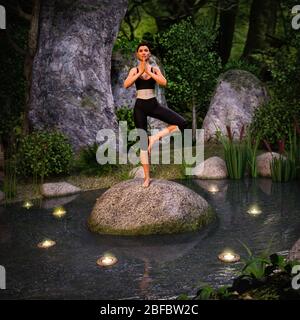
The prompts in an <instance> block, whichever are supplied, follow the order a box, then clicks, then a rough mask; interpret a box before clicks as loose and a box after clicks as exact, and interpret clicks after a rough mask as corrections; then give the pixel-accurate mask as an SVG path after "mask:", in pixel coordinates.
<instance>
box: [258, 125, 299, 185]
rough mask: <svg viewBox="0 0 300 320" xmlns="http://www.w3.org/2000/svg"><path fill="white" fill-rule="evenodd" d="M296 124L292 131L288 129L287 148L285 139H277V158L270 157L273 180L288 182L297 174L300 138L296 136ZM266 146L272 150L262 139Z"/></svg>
mask: <svg viewBox="0 0 300 320" xmlns="http://www.w3.org/2000/svg"><path fill="white" fill-rule="evenodd" d="M297 133H298V130H297V126H296V125H295V126H294V129H293V132H292V131H291V130H289V150H285V141H284V140H279V141H278V144H279V148H278V149H279V153H280V156H279V158H275V157H272V160H271V163H270V166H271V177H272V180H273V181H274V182H288V181H291V180H294V179H295V178H296V176H297V166H299V162H300V151H299V149H300V139H299V137H298V134H297ZM264 142H265V144H266V146H267V148H268V149H269V151H270V152H272V150H271V148H270V145H269V144H268V143H267V142H266V141H264Z"/></svg>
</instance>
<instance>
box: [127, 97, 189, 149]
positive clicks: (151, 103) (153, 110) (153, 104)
mask: <svg viewBox="0 0 300 320" xmlns="http://www.w3.org/2000/svg"><path fill="white" fill-rule="evenodd" d="M133 116H134V123H135V126H136V128H138V129H143V130H145V131H146V132H147V116H148V117H152V118H156V119H159V120H161V121H164V122H166V123H168V124H169V125H176V126H178V127H179V129H180V131H181V132H182V134H183V130H184V129H185V128H186V126H187V122H186V120H185V119H184V118H183V117H182V116H181V115H179V114H178V113H176V112H175V111H173V110H171V109H168V108H165V107H163V106H161V105H160V103H159V102H158V101H157V99H156V97H153V98H150V99H140V98H137V99H136V102H135V105H134V112H133ZM143 140H144V139H141V150H147V148H148V146H147V144H148V141H147V143H145V141H143Z"/></svg>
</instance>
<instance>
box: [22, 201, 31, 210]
mask: <svg viewBox="0 0 300 320" xmlns="http://www.w3.org/2000/svg"><path fill="white" fill-rule="evenodd" d="M32 206H33V203H32V202H31V201H25V202H24V203H23V208H26V209H30V208H31V207H32Z"/></svg>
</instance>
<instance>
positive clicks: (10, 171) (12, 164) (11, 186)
mask: <svg viewBox="0 0 300 320" xmlns="http://www.w3.org/2000/svg"><path fill="white" fill-rule="evenodd" d="M16 176H17V162H16V159H15V157H12V158H10V159H5V161H4V183H3V191H4V193H5V201H6V202H9V201H10V200H12V199H13V198H14V197H15V196H16V194H17V180H16Z"/></svg>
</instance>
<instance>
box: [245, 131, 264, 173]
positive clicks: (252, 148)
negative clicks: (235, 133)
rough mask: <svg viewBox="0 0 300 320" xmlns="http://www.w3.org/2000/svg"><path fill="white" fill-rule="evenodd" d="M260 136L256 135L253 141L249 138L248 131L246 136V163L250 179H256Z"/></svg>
mask: <svg viewBox="0 0 300 320" xmlns="http://www.w3.org/2000/svg"><path fill="white" fill-rule="evenodd" d="M260 140H261V138H260V136H259V135H258V136H257V137H256V138H255V139H253V137H251V134H250V131H248V133H247V136H246V144H247V163H248V168H249V173H250V176H251V177H252V178H256V177H257V174H258V173H257V163H256V157H257V149H258V146H259V143H260Z"/></svg>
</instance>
